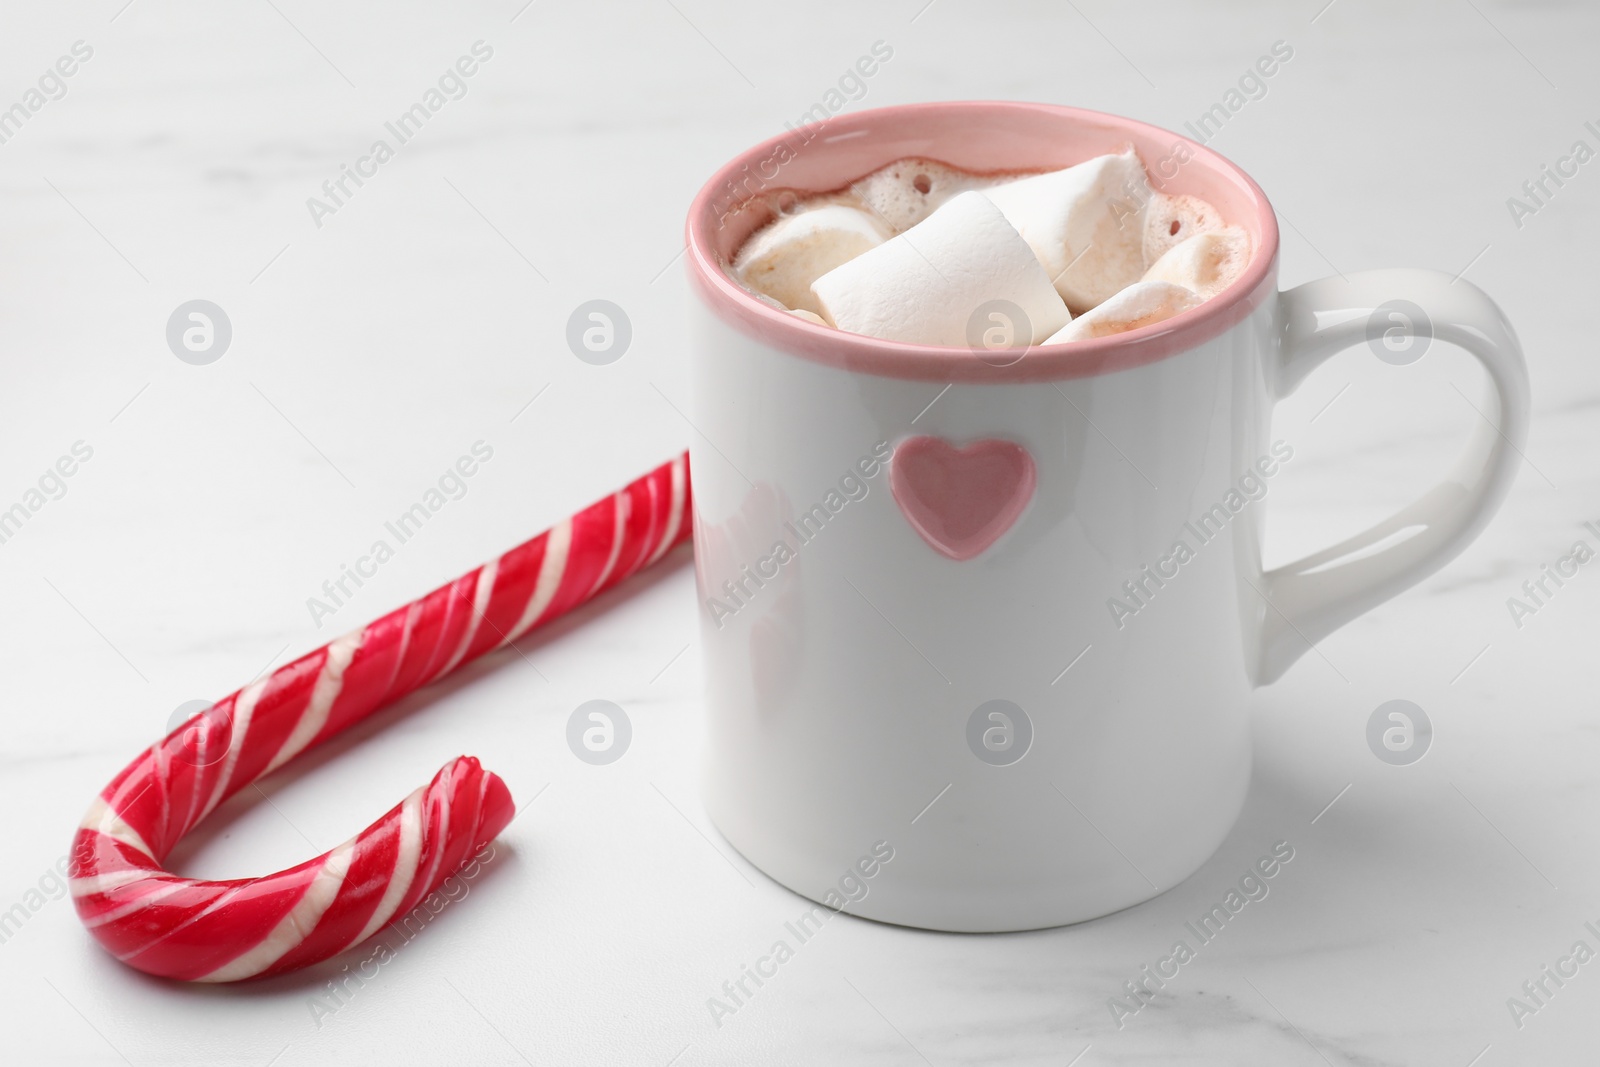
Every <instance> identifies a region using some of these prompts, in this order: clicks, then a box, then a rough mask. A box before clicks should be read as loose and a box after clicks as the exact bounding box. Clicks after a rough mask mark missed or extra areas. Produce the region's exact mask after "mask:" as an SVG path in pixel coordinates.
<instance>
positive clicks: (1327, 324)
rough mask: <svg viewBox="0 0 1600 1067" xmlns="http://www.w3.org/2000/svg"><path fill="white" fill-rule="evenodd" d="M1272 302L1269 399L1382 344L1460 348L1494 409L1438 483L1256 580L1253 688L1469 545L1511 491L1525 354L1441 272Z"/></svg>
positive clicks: (1524, 407)
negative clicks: (1258, 610) (1356, 350)
mask: <svg viewBox="0 0 1600 1067" xmlns="http://www.w3.org/2000/svg"><path fill="white" fill-rule="evenodd" d="M1278 299H1279V301H1280V307H1279V310H1280V313H1281V317H1280V320H1279V321H1280V322H1281V323H1282V324H1283V325H1282V334H1281V337H1280V343H1279V346H1278V353H1277V358H1276V360H1275V362H1274V363H1273V365H1272V367H1271V369H1270V370H1269V372H1268V379H1267V385H1268V388H1269V389H1270V390H1271V391H1272V392H1271V397H1272V402H1273V403H1277V402H1278V401H1280V400H1282V399H1283V398H1284V397H1286V396H1288V395H1289V394H1290V393H1292V392H1294V391H1295V389H1297V388H1299V386H1300V383H1301V382H1303V381H1304V380H1305V378H1306V375H1308V374H1310V373H1311V371H1312V370H1313V369H1315V368H1316V367H1318V366H1320V365H1321V364H1322V362H1323V361H1324V360H1326V359H1327V358H1328V357H1329V356H1332V355H1334V354H1336V353H1338V352H1342V351H1344V350H1345V349H1347V348H1352V347H1354V346H1356V345H1359V344H1362V343H1373V342H1375V341H1376V340H1377V339H1378V338H1380V337H1381V338H1385V339H1400V340H1409V341H1410V342H1411V343H1412V344H1413V345H1414V344H1416V343H1417V342H1418V341H1419V340H1421V341H1422V342H1423V343H1424V345H1425V344H1426V343H1427V342H1428V340H1430V339H1434V338H1436V339H1438V340H1440V341H1448V342H1450V343H1451V344H1454V345H1459V346H1460V347H1461V348H1464V349H1466V350H1467V351H1468V352H1470V353H1472V354H1473V355H1474V356H1476V357H1477V358H1478V362H1480V363H1481V364H1483V367H1484V369H1485V370H1487V371H1488V372H1489V378H1490V380H1491V381H1492V382H1493V383H1494V394H1495V403H1494V405H1493V406H1492V409H1491V410H1490V411H1488V412H1480V414H1482V415H1483V417H1484V424H1483V425H1481V426H1479V427H1478V429H1477V432H1476V433H1475V434H1474V435H1473V438H1472V440H1471V443H1470V444H1469V445H1468V448H1467V451H1466V454H1465V455H1463V456H1462V457H1461V459H1460V460H1459V461H1458V462H1457V464H1456V466H1455V469H1454V470H1452V471H1451V472H1450V474H1449V476H1448V477H1446V478H1445V480H1444V481H1442V482H1440V483H1439V484H1438V485H1436V486H1434V487H1433V488H1432V489H1430V490H1429V491H1428V492H1427V493H1425V494H1424V495H1423V496H1422V497H1420V498H1419V499H1417V500H1416V501H1414V502H1413V503H1411V504H1409V505H1407V506H1406V507H1405V508H1402V509H1401V510H1400V511H1398V512H1396V513H1395V514H1394V515H1391V516H1390V517H1389V518H1387V519H1385V520H1384V521H1383V522H1380V523H1378V524H1377V525H1376V526H1373V527H1371V528H1370V529H1367V530H1364V531H1362V532H1361V533H1359V534H1356V535H1355V536H1354V537H1351V538H1349V539H1348V540H1346V541H1342V542H1340V543H1339V544H1337V545H1334V546H1333V547H1332V548H1328V549H1324V550H1323V551H1321V552H1318V553H1316V554H1315V555H1311V556H1307V557H1305V558H1304V559H1300V560H1296V561H1295V562H1294V563H1291V564H1288V565H1287V566H1284V567H1279V568H1277V569H1276V570H1272V571H1268V572H1266V573H1265V574H1263V575H1262V582H1263V585H1262V587H1261V589H1259V590H1258V592H1260V593H1261V594H1262V596H1261V598H1260V599H1264V600H1265V601H1266V603H1265V604H1264V605H1262V611H1263V613H1264V614H1263V618H1262V628H1261V656H1260V660H1259V661H1258V668H1257V672H1256V673H1257V684H1258V685H1266V684H1268V683H1270V682H1274V681H1276V680H1277V679H1278V678H1280V677H1282V675H1283V672H1284V671H1286V670H1287V669H1288V668H1289V666H1290V664H1292V663H1294V661H1295V660H1297V659H1299V658H1300V657H1301V656H1302V655H1304V654H1305V653H1306V651H1307V650H1309V649H1310V648H1311V647H1312V645H1314V644H1315V643H1316V642H1318V641H1320V640H1322V639H1323V638H1324V637H1326V636H1328V635H1329V634H1330V633H1332V632H1333V631H1334V630H1337V629H1338V628H1339V627H1341V626H1343V625H1344V624H1345V623H1347V622H1349V621H1350V620H1352V619H1354V618H1355V617H1356V616H1358V615H1360V614H1362V613H1364V612H1366V611H1368V610H1370V609H1371V608H1374V607H1376V606H1377V605H1378V604H1381V603H1382V602H1383V601H1385V600H1387V599H1389V598H1390V597H1392V596H1394V595H1396V594H1397V593H1399V592H1401V591H1402V590H1404V589H1407V588H1409V587H1411V586H1412V585H1415V584H1416V583H1417V582H1419V581H1421V580H1422V579H1423V578H1426V577H1427V576H1428V575H1430V574H1432V573H1433V572H1434V571H1436V570H1438V569H1439V568H1440V567H1442V566H1444V565H1445V564H1446V563H1448V562H1449V561H1450V560H1452V559H1454V558H1455V557H1456V556H1457V555H1458V554H1459V553H1460V552H1461V550H1462V549H1464V548H1466V547H1467V545H1468V544H1469V543H1471V542H1472V540H1473V539H1474V538H1475V537H1477V536H1478V534H1479V533H1480V532H1482V530H1483V528H1484V526H1486V525H1487V524H1488V522H1489V519H1490V517H1491V516H1493V515H1494V513H1495V511H1496V509H1498V508H1499V506H1500V502H1501V501H1502V500H1504V499H1505V495H1506V493H1507V491H1508V490H1510V488H1511V482H1512V480H1513V479H1514V478H1515V477H1516V472H1517V468H1518V466H1519V464H1520V462H1521V459H1522V446H1523V443H1524V442H1525V441H1526V440H1527V436H1528V370H1527V367H1526V365H1525V364H1524V363H1523V360H1522V347H1521V345H1519V344H1518V343H1517V337H1516V334H1515V333H1514V332H1512V329H1511V323H1510V322H1508V321H1507V320H1506V317H1505V313H1504V312H1502V311H1501V310H1500V308H1499V306H1497V305H1496V304H1495V302H1494V301H1493V300H1490V299H1489V297H1488V296H1487V295H1486V294H1485V293H1484V292H1483V290H1481V289H1479V288H1478V287H1477V286H1475V285H1473V284H1472V283H1470V282H1466V281H1462V280H1461V279H1460V278H1459V277H1458V278H1451V276H1450V275H1448V274H1444V273H1442V272H1439V271H1431V270H1408V269H1393V270H1370V271H1362V272H1359V273H1355V274H1351V275H1349V276H1348V278H1347V279H1346V278H1323V279H1321V280H1320V281H1314V282H1308V283H1306V284H1305V285H1301V286H1298V287H1296V288H1294V289H1290V290H1288V291H1286V292H1284V293H1281V294H1280V295H1279V297H1278ZM1375 350H1376V349H1375ZM1402 352H1403V350H1402ZM1421 354H1422V353H1421V351H1419V352H1417V354H1416V356H1415V357H1412V358H1419V357H1420V356H1421ZM1392 362H1409V360H1395V361H1392Z"/></svg>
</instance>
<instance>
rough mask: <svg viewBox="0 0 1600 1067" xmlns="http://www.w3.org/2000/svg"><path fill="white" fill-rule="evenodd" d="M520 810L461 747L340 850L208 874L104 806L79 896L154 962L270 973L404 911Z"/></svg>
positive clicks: (319, 956) (88, 832) (122, 951)
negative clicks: (145, 841) (138, 841)
mask: <svg viewBox="0 0 1600 1067" xmlns="http://www.w3.org/2000/svg"><path fill="white" fill-rule="evenodd" d="M515 815H516V807H515V804H514V803H513V801H512V799H511V791H510V789H508V788H507V787H506V784H505V782H504V781H503V780H502V779H501V778H500V776H499V775H497V774H494V773H493V772H491V771H487V770H484V769H483V766H482V765H481V764H480V763H479V762H478V760H476V759H474V758H472V757H470V756H462V757H459V758H457V759H455V760H452V761H451V762H449V763H447V764H446V765H445V766H444V767H443V768H441V769H440V771H439V773H438V774H436V775H434V777H433V780H432V781H431V782H429V783H428V784H427V785H425V786H423V787H422V788H421V789H418V790H416V791H415V792H414V793H412V794H411V795H410V796H409V797H407V798H406V799H405V800H404V801H402V802H401V803H400V804H398V805H396V806H395V807H394V808H393V809H391V810H390V811H389V812H388V813H387V814H386V815H384V816H383V818H381V819H379V820H378V821H377V822H375V823H373V824H372V826H370V827H368V828H367V829H366V830H364V831H363V832H362V833H360V834H358V835H356V836H355V837H354V838H351V839H350V840H349V841H347V842H345V843H344V844H343V845H340V846H339V847H338V848H336V849H333V850H332V851H331V852H328V853H325V854H324V855H322V856H319V857H317V858H316V859H313V860H309V861H307V862H306V863H302V864H300V865H298V866H296V867H292V868H290V869H288V870H285V871H280V872H278V873H277V874H272V875H267V876H265V877H262V878H245V879H236V880H231V881H201V880H196V879H189V878H182V877H178V876H175V875H172V874H170V873H168V872H166V871H164V870H162V869H161V867H160V865H159V864H158V863H157V862H156V861H155V860H154V859H153V858H151V857H150V856H149V855H148V854H147V853H146V852H144V850H143V849H140V848H138V847H137V846H136V845H132V844H131V843H130V842H129V841H128V840H127V838H126V837H125V836H124V835H122V834H119V833H118V832H117V831H118V830H119V829H120V828H121V826H122V823H121V821H120V819H116V818H112V817H110V816H109V815H108V814H107V812H106V811H100V810H98V809H97V810H96V811H93V812H91V817H90V818H89V819H86V820H85V826H84V827H83V828H82V829H80V830H79V837H78V842H77V847H76V848H75V849H74V853H75V855H74V864H73V874H74V878H73V887H72V888H73V897H74V903H75V904H76V905H77V910H78V914H79V916H80V918H81V919H82V920H83V922H84V924H85V926H87V927H88V929H89V932H90V933H91V934H92V935H93V936H94V938H95V939H96V940H97V941H99V942H100V943H101V945H103V946H104V947H105V948H106V949H107V950H108V951H110V952H111V953H112V954H113V955H114V956H116V957H117V958H118V959H119V960H121V961H122V962H123V963H126V964H128V965H129V966H131V967H134V968H137V969H138V970H141V971H144V972H146V973H148V974H153V975H157V976H160V977H163V978H176V979H179V980H182V981H191V982H194V981H198V982H236V981H241V980H244V979H250V978H265V977H268V976H271V975H275V974H283V973H285V972H287V971H292V970H297V969H299V968H301V967H305V966H308V965H310V964H313V963H317V962H319V961H321V960H325V959H328V958H329V957H331V956H335V955H337V954H338V953H340V952H343V951H345V950H346V949H350V948H353V947H355V946H357V945H359V944H361V943H362V942H364V941H366V940H367V939H368V938H370V937H372V936H373V935H374V934H376V933H378V932H379V931H381V930H382V929H384V928H385V927H386V926H388V925H389V924H390V923H392V922H397V921H401V920H404V919H405V918H406V917H407V916H408V915H409V914H411V913H412V912H413V910H414V909H416V908H418V907H419V906H421V905H422V902H423V901H424V899H425V898H427V897H428V896H429V895H430V894H432V893H433V892H434V891H435V890H437V889H438V888H439V887H440V886H441V885H443V884H444V882H445V881H446V880H447V879H448V878H449V877H450V876H451V875H453V874H455V873H456V872H457V871H459V870H461V869H462V867H463V866H465V865H467V864H468V863H469V862H470V861H471V860H472V859H473V857H474V856H476V855H478V854H479V853H480V852H481V851H482V849H483V848H484V846H485V845H487V844H488V843H489V842H490V841H491V840H493V839H494V838H495V837H496V836H498V835H499V833H500V832H501V831H502V830H504V829H505V828H506V826H507V825H509V824H510V822H511V820H512V818H513V817H514V816H515Z"/></svg>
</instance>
